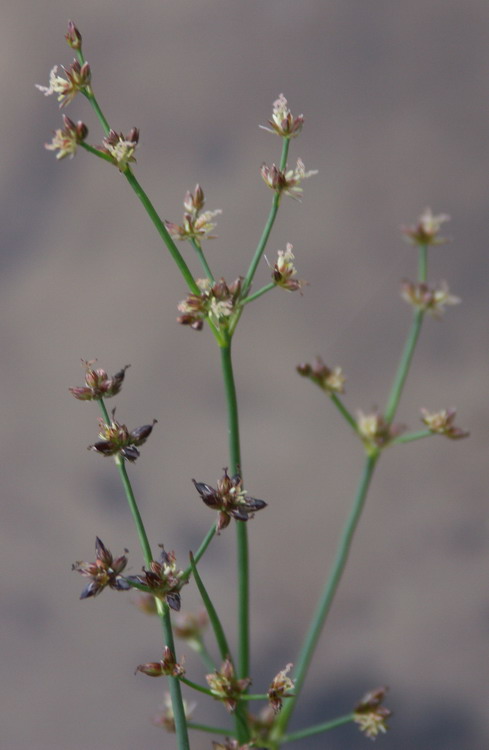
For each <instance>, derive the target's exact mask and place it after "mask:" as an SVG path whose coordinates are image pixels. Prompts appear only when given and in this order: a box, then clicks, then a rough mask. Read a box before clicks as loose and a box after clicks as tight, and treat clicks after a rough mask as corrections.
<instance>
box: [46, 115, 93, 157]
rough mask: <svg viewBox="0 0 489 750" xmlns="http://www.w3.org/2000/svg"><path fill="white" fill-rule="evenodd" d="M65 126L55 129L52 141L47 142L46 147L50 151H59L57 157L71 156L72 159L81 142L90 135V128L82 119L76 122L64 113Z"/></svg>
mask: <svg viewBox="0 0 489 750" xmlns="http://www.w3.org/2000/svg"><path fill="white" fill-rule="evenodd" d="M63 124H64V128H58V130H55V131H54V135H53V138H52V140H51V143H45V144H44V148H46V149H47V150H48V151H57V152H58V153H57V154H56V158H57V159H64V158H65V156H69V157H70V159H72V158H73V157H74V155H75V153H76V150H77V148H78V146H79V145H80V143H83V141H84V140H85V138H86V137H87V135H88V128H87V126H86V125H85V123H83V122H82V121H81V120H78V122H77V123H76V125H75V123H74V122H73V120H70V118H69V117H67V116H66V115H63Z"/></svg>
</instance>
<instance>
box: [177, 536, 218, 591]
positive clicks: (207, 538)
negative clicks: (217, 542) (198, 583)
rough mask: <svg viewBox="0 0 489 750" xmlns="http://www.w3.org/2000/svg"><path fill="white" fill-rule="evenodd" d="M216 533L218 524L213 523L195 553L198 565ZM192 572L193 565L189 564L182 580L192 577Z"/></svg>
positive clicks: (195, 560)
mask: <svg viewBox="0 0 489 750" xmlns="http://www.w3.org/2000/svg"><path fill="white" fill-rule="evenodd" d="M215 535H216V524H215V523H214V524H212V526H211V528H210V529H209V531H208V532H207V534H206V535H205V537H204V540H203V541H202V544H201V545H200V547H199V549H198V550H197V552H196V553H195V555H194V563H195V564H196V565H197V563H198V562H199V560H200V559H201V557H202V556H203V554H204V552H205V551H206V549H207V547H208V546H209V544H210V543H211V541H212V540H213V539H214V536H215ZM191 573H192V566H191V565H189V566H188V568H185V570H184V571H183V573H182V580H183V581H188V579H189V578H190V575H191Z"/></svg>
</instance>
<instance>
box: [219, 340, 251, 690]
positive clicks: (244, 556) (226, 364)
mask: <svg viewBox="0 0 489 750" xmlns="http://www.w3.org/2000/svg"><path fill="white" fill-rule="evenodd" d="M221 365H222V374H223V379H224V387H225V391H226V403H227V413H228V442H229V458H230V464H231V466H230V470H231V474H232V475H234V474H241V451H240V442H239V420H238V401H237V396H236V386H235V382H234V373H233V363H232V357H231V342H230V341H229V343H228V345H227V346H223V347H221ZM235 525H236V534H237V557H238V559H237V563H238V643H239V658H238V677H239V678H240V679H241V678H243V677H248V675H249V611H248V601H249V559H248V538H247V533H246V524H245V523H244V522H242V521H237V522H236V524H235Z"/></svg>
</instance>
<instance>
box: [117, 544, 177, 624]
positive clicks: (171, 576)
mask: <svg viewBox="0 0 489 750" xmlns="http://www.w3.org/2000/svg"><path fill="white" fill-rule="evenodd" d="M160 547H161V554H160V557H159V560H152V561H151V563H150V566H149V570H146V568H143V574H142V575H139V576H128V577H127V580H128V581H129V582H130V583H133V584H136V585H137V586H144V587H146V588H147V591H148V592H149V593H150V594H153V596H156V597H158V599H161V600H162V601H166V603H167V604H168V606H169V607H171V609H174V610H175V611H176V612H178V611H179V610H180V593H179V592H180V589H181V588H182V586H183V585H184V583H186V581H182V571H181V570H178V568H177V566H176V563H175V553H174V552H165V550H164V548H163V545H161V544H160Z"/></svg>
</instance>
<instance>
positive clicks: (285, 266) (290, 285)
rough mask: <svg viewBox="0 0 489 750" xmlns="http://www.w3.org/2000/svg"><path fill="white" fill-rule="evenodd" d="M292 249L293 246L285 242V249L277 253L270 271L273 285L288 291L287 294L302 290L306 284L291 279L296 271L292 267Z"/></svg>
mask: <svg viewBox="0 0 489 750" xmlns="http://www.w3.org/2000/svg"><path fill="white" fill-rule="evenodd" d="M292 247H293V245H291V244H290V242H287V245H286V249H285V250H279V251H278V257H277V261H276V263H275V265H274V267H273V270H272V279H273V280H274V282H275V284H276V285H277V286H281V287H283V288H284V289H288V291H289V292H295V291H296V290H297V289H302V287H303V286H305V285H306V284H307V281H300V280H299V279H294V278H292V277H293V276H295V275H296V273H297V269H296V267H295V266H294V260H295V256H294V254H293V252H292Z"/></svg>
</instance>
